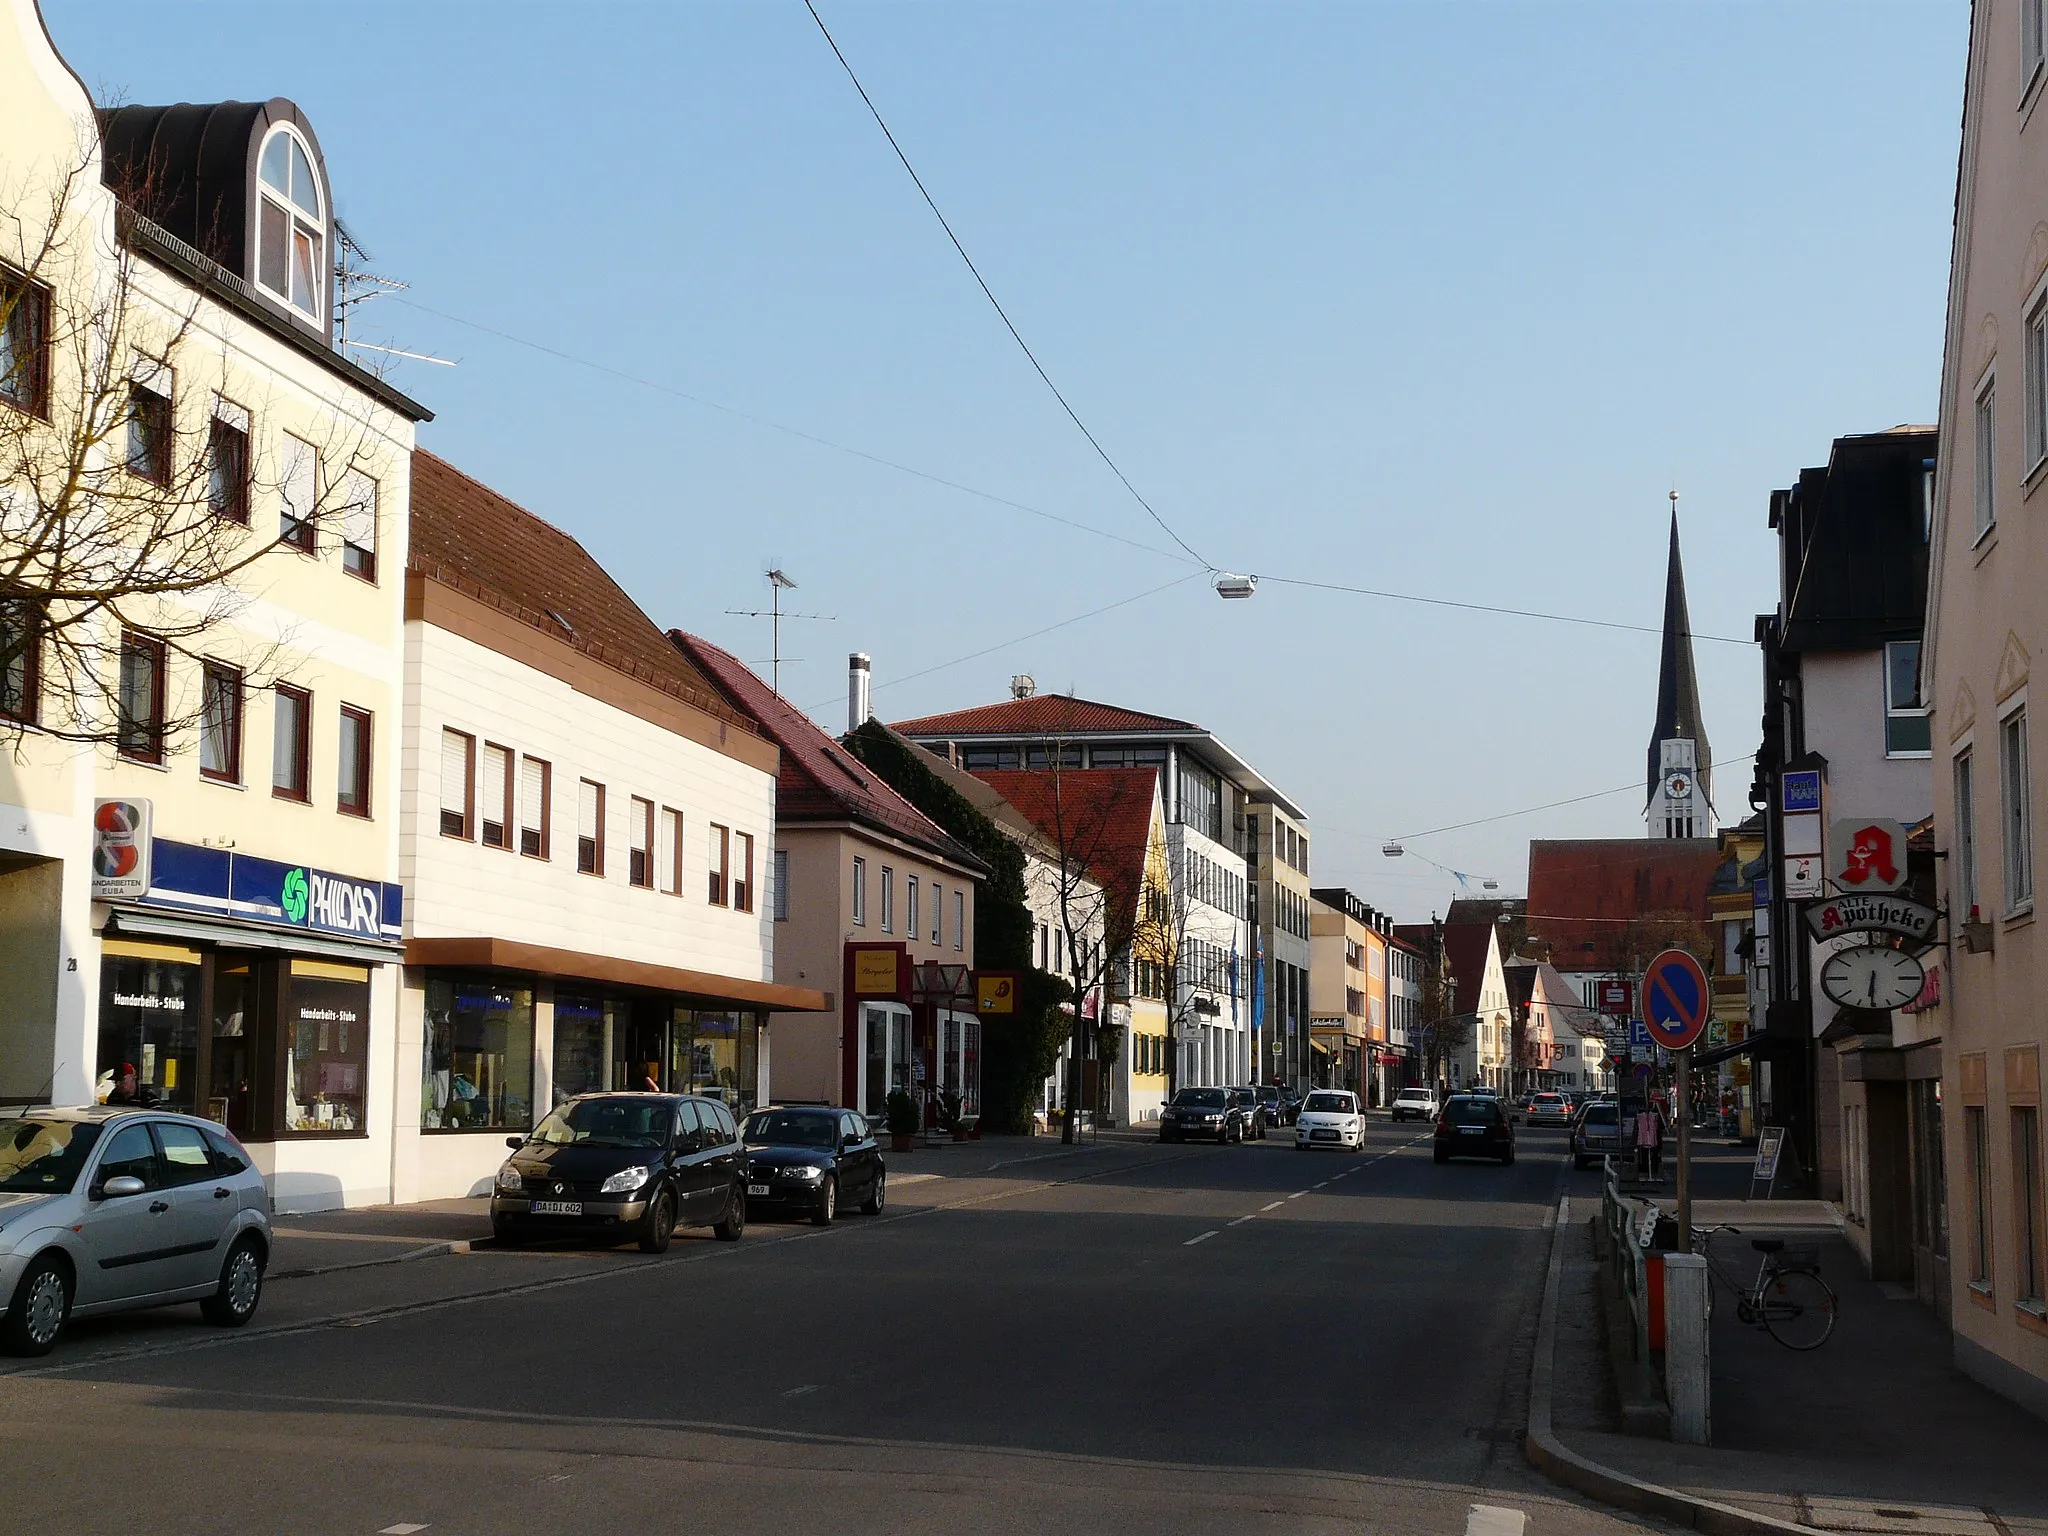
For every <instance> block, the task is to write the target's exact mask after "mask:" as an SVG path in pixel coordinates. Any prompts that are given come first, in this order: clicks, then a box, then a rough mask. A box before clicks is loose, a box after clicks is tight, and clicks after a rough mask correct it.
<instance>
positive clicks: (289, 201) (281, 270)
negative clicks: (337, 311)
mask: <svg viewBox="0 0 2048 1536" xmlns="http://www.w3.org/2000/svg"><path fill="white" fill-rule="evenodd" d="M258 166H259V169H258V172H257V184H258V185H257V203H258V205H259V206H258V210H257V217H256V284H257V286H258V287H259V288H262V289H264V290H266V291H267V292H268V293H269V294H270V295H271V296H272V297H273V298H276V299H279V300H281V301H282V302H283V303H285V304H287V305H289V306H290V307H291V308H293V309H295V310H297V311H298V312H299V313H300V314H301V315H304V316H305V317H306V318H307V319H308V320H311V321H312V322H313V323H314V324H316V325H317V324H319V323H320V319H321V310H322V301H323V300H324V298H325V296H326V286H327V261H326V256H325V249H326V243H327V221H326V218H325V216H324V213H323V211H322V209H321V205H320V178H319V177H318V176H317V175H316V174H314V170H313V157H312V156H311V155H309V154H308V153H307V152H306V146H305V144H304V143H303V142H302V141H301V140H300V138H299V136H298V135H297V134H296V133H294V132H293V131H292V130H291V129H290V128H289V127H286V126H285V125H283V124H279V125H278V126H277V127H275V128H273V129H271V130H270V137H269V138H268V139H267V140H265V142H264V145H263V154H262V157H261V159H260V160H259V162H258Z"/></svg>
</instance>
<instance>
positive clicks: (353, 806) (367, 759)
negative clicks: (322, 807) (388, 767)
mask: <svg viewBox="0 0 2048 1536" xmlns="http://www.w3.org/2000/svg"><path fill="white" fill-rule="evenodd" d="M339 745H340V749H341V751H340V758H339V766H338V771H337V773H336V776H335V791H334V808H335V809H336V810H338V811H340V812H341V813H342V814H343V815H344V816H367V815H369V814H370V764H371V763H372V761H373V759H372V758H371V756H370V712H369V711H368V710H367V709H357V708H356V707H355V706H354V705H353V704H344V705H342V706H341V735H340V738H339Z"/></svg>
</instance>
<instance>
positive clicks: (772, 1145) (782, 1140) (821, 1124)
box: [741, 1108, 888, 1227]
mask: <svg viewBox="0 0 2048 1536" xmlns="http://www.w3.org/2000/svg"><path fill="white" fill-rule="evenodd" d="M741 1134H742V1136H743V1137H744V1138H745V1140H746V1143H747V1167H748V1170H749V1171H748V1173H747V1199H748V1201H749V1203H751V1204H752V1206H753V1208H754V1209H755V1211H757V1212H759V1213H761V1214H764V1215H765V1214H771V1213H777V1212H780V1213H784V1214H788V1215H796V1216H808V1217H810V1219H811V1220H812V1221H813V1222H815V1223H816V1224H817V1225H818V1226H821V1227H829V1226H831V1225H832V1218H833V1217H834V1216H836V1215H838V1214H839V1207H840V1206H841V1205H842V1204H854V1205H858V1206H859V1207H860V1209H861V1210H862V1211H863V1212H864V1213H866V1214H867V1215H869V1216H878V1215H880V1214H881V1211H882V1200H883V1198H884V1194H885V1190H886V1182H887V1178H888V1172H887V1170H886V1169H885V1168H884V1167H883V1166H882V1152H881V1149H880V1148H879V1147H877V1146H876V1145H875V1133H874V1132H873V1131H872V1130H870V1129H869V1128H868V1123H867V1121H866V1120H865V1119H863V1118H862V1117H861V1116H859V1115H857V1114H855V1113H854V1112H853V1111H852V1110H850V1109H810V1108H799V1109H757V1110H755V1111H754V1113H752V1114H751V1115H749V1116H747V1123H746V1125H745V1126H744V1127H743V1128H742V1131H741Z"/></svg>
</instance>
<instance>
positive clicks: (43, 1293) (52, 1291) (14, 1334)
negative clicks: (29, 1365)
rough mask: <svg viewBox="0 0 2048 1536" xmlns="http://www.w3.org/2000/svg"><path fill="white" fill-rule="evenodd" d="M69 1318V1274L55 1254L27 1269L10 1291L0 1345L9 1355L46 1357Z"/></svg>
mask: <svg viewBox="0 0 2048 1536" xmlns="http://www.w3.org/2000/svg"><path fill="white" fill-rule="evenodd" d="M70 1316H71V1272H70V1271H69V1270H68V1269H66V1268H65V1265H64V1261H63V1260H62V1259H60V1258H58V1257H57V1256H56V1255H55V1254H47V1253H46V1254H44V1255H43V1256H42V1257H41V1258H39V1259H37V1260H35V1261H34V1262H33V1263H31V1264H30V1265H29V1267H28V1272H27V1273H26V1274H24V1275H23V1276H22V1277H21V1283H20V1284H19V1285H17V1286H16V1287H15V1288H14V1303H13V1305H12V1306H10V1307H9V1308H8V1309H7V1316H6V1318H5V1319H4V1320H0V1346H4V1347H5V1348H6V1350H7V1353H8V1354H10V1355H47V1354H48V1353H49V1352H50V1351H51V1350H52V1349H54V1348H55V1347H56V1344H57V1337H58V1335H60V1334H61V1333H63V1331H64V1324H65V1323H66V1321H68V1320H69V1319H70Z"/></svg>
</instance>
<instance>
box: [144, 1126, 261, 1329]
mask: <svg viewBox="0 0 2048 1536" xmlns="http://www.w3.org/2000/svg"><path fill="white" fill-rule="evenodd" d="M154 1129H155V1131H156V1144H157V1150H158V1152H159V1153H161V1154H162V1156H163V1171H164V1198H165V1199H166V1200H168V1201H170V1203H171V1226H172V1247H173V1252H172V1254H171V1255H170V1257H168V1258H166V1259H165V1260H164V1261H163V1270H164V1277H163V1285H164V1286H165V1287H167V1288H173V1289H182V1288H183V1287H185V1286H188V1285H211V1284H213V1283H214V1282H215V1281H216V1280H218V1279H219V1278H220V1261H221V1259H222V1257H223V1256H224V1252H225V1250H224V1248H223V1245H222V1239H223V1238H224V1237H225V1236H226V1235H227V1233H228V1232H229V1230H230V1229H231V1228H232V1227H233V1225H234V1218H235V1213H236V1211H237V1210H239V1209H240V1206H241V1202H240V1201H239V1200H237V1199H236V1198H235V1191H234V1188H233V1186H232V1185H231V1184H230V1183H229V1182H228V1181H227V1180H226V1179H224V1178H222V1177H221V1176H220V1174H219V1171H218V1170H217V1169H216V1168H215V1167H214V1160H213V1153H212V1151H211V1150H210V1149H209V1148H208V1147H207V1145H206V1138H205V1137H204V1136H203V1135H201V1134H200V1132H199V1130H198V1128H197V1127H196V1126H190V1125H177V1124H175V1123H172V1122H169V1121H158V1122H157V1124H156V1126H155V1127H154Z"/></svg>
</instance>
